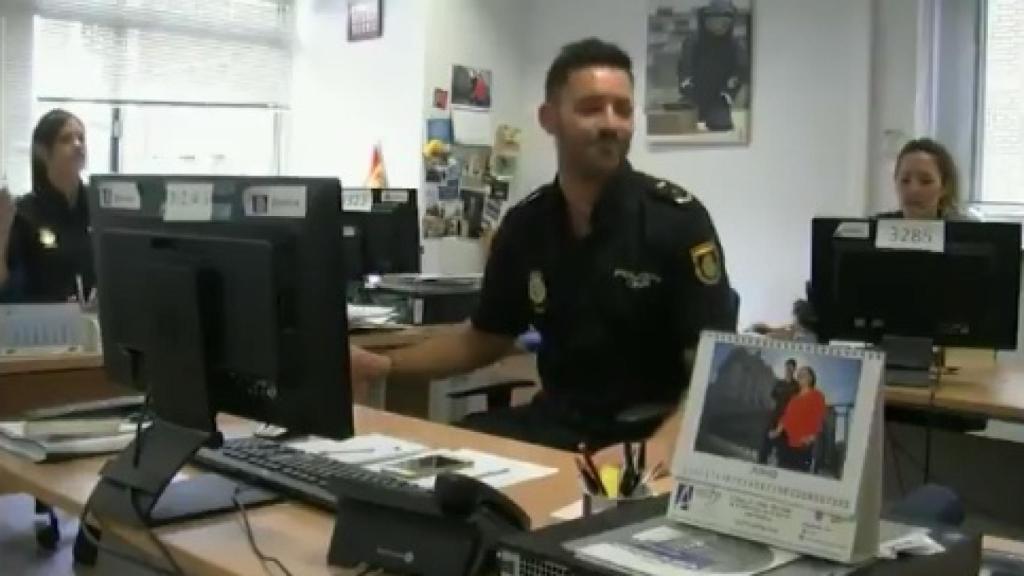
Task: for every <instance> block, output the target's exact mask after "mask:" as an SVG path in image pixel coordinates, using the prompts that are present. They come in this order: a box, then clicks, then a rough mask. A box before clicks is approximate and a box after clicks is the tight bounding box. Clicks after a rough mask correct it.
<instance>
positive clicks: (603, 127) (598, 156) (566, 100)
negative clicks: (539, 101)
mask: <svg viewBox="0 0 1024 576" xmlns="http://www.w3.org/2000/svg"><path fill="white" fill-rule="evenodd" d="M540 119H541V125H542V126H544V129H545V130H547V132H548V133H549V134H551V135H552V136H554V137H555V141H556V142H557V144H558V154H559V159H560V160H561V162H562V164H563V166H566V167H570V168H572V169H574V170H578V171H580V172H581V173H582V175H585V176H589V177H603V176H607V175H609V174H611V173H612V172H614V171H615V170H617V169H618V168H619V166H621V165H622V163H623V161H625V159H626V155H627V154H628V153H629V145H630V141H631V140H632V139H633V82H632V81H631V80H630V78H629V74H627V73H626V72H625V71H624V70H620V69H617V68H611V67H607V66H592V67H589V68H584V69H581V70H577V71H575V72H573V73H572V74H571V75H570V76H569V82H568V84H566V86H565V87H564V88H562V90H561V92H559V93H558V94H557V95H555V96H554V97H553V98H552V100H551V101H549V102H546V103H545V104H544V105H543V106H541V111H540Z"/></svg>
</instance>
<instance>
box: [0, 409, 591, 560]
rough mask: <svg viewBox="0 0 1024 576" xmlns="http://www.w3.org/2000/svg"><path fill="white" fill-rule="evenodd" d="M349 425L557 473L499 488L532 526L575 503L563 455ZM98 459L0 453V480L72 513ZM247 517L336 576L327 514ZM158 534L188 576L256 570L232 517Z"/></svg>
mask: <svg viewBox="0 0 1024 576" xmlns="http://www.w3.org/2000/svg"><path fill="white" fill-rule="evenodd" d="M355 422H356V430H357V431H358V433H360V434H366V433H372V432H379V433H383V434H389V435H392V436H401V437H403V438H408V439H410V440H414V441H418V442H421V443H424V444H427V445H430V446H435V447H450V448H456V447H469V448H475V449H478V450H486V451H488V452H491V453H494V454H499V455H502V456H507V457H509V458H515V459H519V460H526V461H531V462H535V463H537V464H541V465H544V466H551V467H553V468H556V469H558V470H559V472H558V473H556V474H555V475H553V476H548V477H546V478H542V479H538V480H534V481H531V482H526V483H523V484H518V485H516V486H512V487H511V488H509V489H507V490H505V492H506V493H507V494H509V496H511V497H512V498H513V499H514V500H515V501H516V502H518V503H519V504H520V505H521V506H522V507H523V509H524V510H526V512H527V513H528V514H529V515H530V517H531V518H532V519H533V523H534V526H542V525H545V524H548V523H549V522H550V514H551V513H552V512H553V511H555V510H557V509H558V508H561V507H562V506H564V505H566V504H569V503H570V502H572V501H574V500H576V499H577V498H578V495H579V486H578V480H577V479H576V475H575V473H574V468H573V463H572V456H571V455H570V454H569V453H566V452H560V451H556V450H550V449H547V448H542V447H538V446H532V445H529V444H523V443H520V442H515V441H512V440H506V439H502V438H496V437H492V436H486V435H483V434H477V433H475V432H470V431H467V430H461V429H458V428H453V427H450V426H444V425H441V424H435V423H431V422H426V421H423V420H416V419H412V418H406V417H403V416H398V415H394V414H389V413H385V412H380V411H376V410H372V409H369V408H362V407H356V408H355ZM245 426H247V425H246V424H243V423H240V422H238V421H237V420H235V421H229V423H228V424H227V425H226V426H225V431H229V429H230V428H234V429H235V430H238V428H239V427H245ZM105 459H106V458H100V457H97V458H87V459H81V460H72V461H68V462H64V463H54V464H32V463H31V462H28V461H26V460H22V459H20V458H18V457H16V456H13V455H10V454H7V453H3V452H0V480H2V481H3V483H4V484H6V485H9V486H10V487H12V488H14V489H17V490H19V491H24V492H28V493H31V494H33V495H34V496H36V497H38V498H40V499H42V500H44V501H46V502H49V503H52V504H53V505H56V506H59V507H60V508H63V509H65V510H68V511H69V512H71V513H74V514H78V513H79V512H81V510H82V507H83V505H84V504H85V501H86V499H87V498H88V496H89V493H90V492H91V491H92V488H93V486H94V485H95V483H96V478H97V476H96V474H97V471H98V470H99V469H100V467H101V465H102V464H103V462H104V461H105ZM250 520H251V521H252V524H253V530H254V533H255V536H256V540H257V542H258V544H259V545H260V547H261V548H262V549H263V551H264V552H266V553H267V554H270V555H272V556H277V557H278V558H280V559H281V561H282V562H283V563H284V564H285V565H286V566H287V567H288V569H289V570H291V571H292V572H293V573H295V574H341V573H343V571H340V570H337V569H331V568H329V567H328V566H327V562H326V558H327V549H328V546H329V542H330V537H331V531H332V527H333V523H334V519H333V518H332V517H331V516H330V515H328V514H326V513H324V512H322V511H320V510H318V509H314V508H311V507H308V506H305V505H301V504H294V503H285V504H276V505H272V506H266V507H263V508H257V509H254V510H251V511H250ZM157 532H158V534H159V535H160V537H161V539H162V540H163V541H164V542H165V543H166V544H167V546H168V548H169V549H171V551H172V553H173V554H174V555H175V558H176V559H177V560H178V561H179V562H180V563H181V564H182V568H183V569H185V570H186V572H188V573H193V572H196V573H202V574H216V575H226V574H257V573H261V572H262V569H261V567H260V565H259V562H258V560H257V559H256V558H255V556H254V555H253V553H252V551H251V550H250V548H249V547H248V544H247V542H246V539H245V536H244V532H243V531H242V528H241V526H240V522H239V519H238V518H237V516H235V515H232V514H228V515H221V516H216V517H214V518H211V519H208V520H202V521H196V522H187V523H182V524H176V525H172V526H167V527H164V528H161V529H159V530H158V531H157Z"/></svg>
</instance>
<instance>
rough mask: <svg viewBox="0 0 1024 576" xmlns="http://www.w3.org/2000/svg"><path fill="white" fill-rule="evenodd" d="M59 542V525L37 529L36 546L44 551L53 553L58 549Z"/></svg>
mask: <svg viewBox="0 0 1024 576" xmlns="http://www.w3.org/2000/svg"><path fill="white" fill-rule="evenodd" d="M59 542H60V526H58V525H57V523H52V524H48V525H46V526H43V527H40V528H36V544H38V545H39V547H40V548H42V549H43V550H46V551H48V552H53V551H54V550H56V549H57V544H58V543H59Z"/></svg>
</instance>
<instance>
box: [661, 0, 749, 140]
mask: <svg viewBox="0 0 1024 576" xmlns="http://www.w3.org/2000/svg"><path fill="white" fill-rule="evenodd" d="M752 4H753V0H648V13H647V83H646V86H645V94H644V103H645V113H646V118H645V123H646V128H647V138H648V141H649V142H651V143H654V144H659V143H660V144H747V143H748V142H749V141H750V124H751V105H750V103H751V89H752V79H753V76H752V74H751V62H753V59H752V53H751V50H752V45H753V44H752V42H751V39H752V37H753V36H752V34H753V30H752V24H753V19H752V17H751V16H752Z"/></svg>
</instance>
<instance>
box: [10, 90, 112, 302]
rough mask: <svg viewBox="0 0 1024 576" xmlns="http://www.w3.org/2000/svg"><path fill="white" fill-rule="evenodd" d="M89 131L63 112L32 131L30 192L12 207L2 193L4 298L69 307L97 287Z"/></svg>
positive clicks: (53, 113) (54, 112) (46, 117)
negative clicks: (87, 178) (87, 176)
mask: <svg viewBox="0 0 1024 576" xmlns="http://www.w3.org/2000/svg"><path fill="white" fill-rule="evenodd" d="M85 155H86V146H85V128H84V126H83V125H82V122H81V120H79V119H78V118H77V117H75V116H74V115H73V114H71V113H69V112H67V111H64V110H60V109H57V110H51V111H50V112H47V113H46V114H45V115H44V116H43V117H42V118H41V119H40V120H39V123H38V124H37V125H36V127H35V130H33V132H32V191H31V192H30V193H28V194H26V195H25V196H23V197H22V198H20V199H19V200H18V202H17V205H16V207H15V205H14V204H13V202H12V201H11V199H10V196H9V195H7V194H6V193H3V192H0V297H2V298H3V299H4V300H8V301H15V302H65V301H68V300H70V299H72V298H75V297H78V296H80V295H83V296H88V294H89V293H90V291H91V290H92V288H93V286H94V284H95V274H94V272H93V263H92V248H91V244H90V241H89V224H88V223H89V213H88V208H87V202H86V199H85V187H84V185H83V184H82V180H81V176H80V175H81V172H82V169H83V168H84V167H85Z"/></svg>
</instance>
